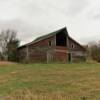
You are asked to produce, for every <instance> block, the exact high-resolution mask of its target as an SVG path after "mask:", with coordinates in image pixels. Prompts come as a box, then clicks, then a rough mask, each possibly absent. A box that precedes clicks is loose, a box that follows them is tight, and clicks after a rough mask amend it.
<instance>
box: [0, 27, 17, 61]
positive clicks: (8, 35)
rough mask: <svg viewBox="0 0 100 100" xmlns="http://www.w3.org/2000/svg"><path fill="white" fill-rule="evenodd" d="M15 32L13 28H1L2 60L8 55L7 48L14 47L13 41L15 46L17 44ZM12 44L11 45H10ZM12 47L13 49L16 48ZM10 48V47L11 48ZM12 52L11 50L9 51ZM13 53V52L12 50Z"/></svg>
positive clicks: (0, 45) (6, 58)
mask: <svg viewBox="0 0 100 100" xmlns="http://www.w3.org/2000/svg"><path fill="white" fill-rule="evenodd" d="M16 36H17V32H16V31H14V30H9V29H8V30H3V31H2V32H1V34H0V47H1V53H2V55H3V57H4V60H8V57H9V51H10V50H9V49H11V46H12V48H13V47H14V43H15V45H16V44H17V45H16V48H17V46H18V43H19V41H18V39H17V38H16ZM12 44H13V45H12ZM16 48H15V47H14V49H16ZM11 50H12V49H11ZM11 52H12V51H11ZM12 53H13V52H12Z"/></svg>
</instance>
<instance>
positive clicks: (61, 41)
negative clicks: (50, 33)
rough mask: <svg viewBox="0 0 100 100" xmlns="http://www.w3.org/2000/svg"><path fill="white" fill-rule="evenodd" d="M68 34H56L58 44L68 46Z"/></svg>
mask: <svg viewBox="0 0 100 100" xmlns="http://www.w3.org/2000/svg"><path fill="white" fill-rule="evenodd" d="M66 38H67V36H66V34H65V32H60V33H58V34H57V35H56V46H66V45H67V43H66V42H67V41H66Z"/></svg>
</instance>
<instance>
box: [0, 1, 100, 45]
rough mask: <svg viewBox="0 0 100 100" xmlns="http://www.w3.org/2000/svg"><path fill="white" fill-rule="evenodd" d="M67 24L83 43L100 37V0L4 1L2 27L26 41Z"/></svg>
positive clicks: (0, 17) (1, 4) (0, 8)
mask: <svg viewBox="0 0 100 100" xmlns="http://www.w3.org/2000/svg"><path fill="white" fill-rule="evenodd" d="M65 26H66V27H67V29H68V32H69V34H70V36H72V37H73V38H74V39H76V40H77V41H79V42H81V43H87V42H88V41H93V40H100V0H0V29H8V28H10V29H15V30H17V31H18V32H19V33H18V37H19V38H20V39H21V41H23V43H24V42H28V41H31V40H32V39H34V38H36V37H38V36H41V35H44V34H46V33H50V32H52V31H55V30H57V29H59V28H62V27H65Z"/></svg>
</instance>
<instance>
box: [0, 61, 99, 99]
mask: <svg viewBox="0 0 100 100" xmlns="http://www.w3.org/2000/svg"><path fill="white" fill-rule="evenodd" d="M0 100H100V64H98V63H94V64H92V63H79V64H15V63H13V64H12V63H9V64H7V63H6V64H0Z"/></svg>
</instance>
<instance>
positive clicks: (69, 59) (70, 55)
mask: <svg viewBox="0 0 100 100" xmlns="http://www.w3.org/2000/svg"><path fill="white" fill-rule="evenodd" d="M67 60H68V62H71V61H72V54H71V53H67Z"/></svg>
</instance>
